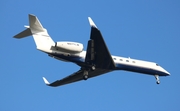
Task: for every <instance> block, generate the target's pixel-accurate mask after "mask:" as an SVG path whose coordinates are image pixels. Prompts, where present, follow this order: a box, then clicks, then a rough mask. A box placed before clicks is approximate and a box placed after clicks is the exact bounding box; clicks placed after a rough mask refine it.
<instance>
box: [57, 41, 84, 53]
mask: <svg viewBox="0 0 180 111" xmlns="http://www.w3.org/2000/svg"><path fill="white" fill-rule="evenodd" d="M55 47H56V49H57V50H59V51H62V52H68V53H78V52H82V51H83V44H81V43H77V42H56V44H55Z"/></svg>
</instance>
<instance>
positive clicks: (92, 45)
mask: <svg viewBox="0 0 180 111" xmlns="http://www.w3.org/2000/svg"><path fill="white" fill-rule="evenodd" d="M88 20H89V23H90V26H91V33H90V39H89V40H88V46H87V50H86V51H84V50H83V44H81V43H77V42H70V41H60V42H54V41H53V40H52V39H51V37H50V36H49V34H48V32H47V30H46V29H45V28H44V27H43V26H42V25H41V23H40V21H39V20H38V18H37V17H36V16H34V15H29V26H25V27H26V29H25V30H24V31H22V32H20V33H19V34H17V35H15V36H14V38H17V39H21V38H24V37H27V36H31V35H32V36H33V38H34V41H35V44H36V46H37V49H38V50H40V51H42V52H45V53H46V54H48V55H49V56H50V57H53V58H55V59H58V60H62V61H67V62H73V63H75V64H77V65H78V66H80V70H78V71H77V72H75V73H73V74H71V75H69V76H67V77H65V78H63V79H60V80H57V81H55V82H52V83H49V82H48V81H47V79H46V78H45V77H43V80H44V82H45V84H46V85H48V86H53V87H56V86H61V85H65V84H69V83H73V82H77V81H80V80H87V79H88V78H92V77H95V76H99V75H102V74H105V73H108V72H111V71H114V70H125V71H132V72H138V73H142V74H148V75H152V76H154V77H155V79H156V83H157V84H159V83H160V80H159V76H169V75H170V73H169V72H167V71H166V70H165V69H163V68H162V67H161V66H159V65H158V64H157V63H154V62H148V61H142V60H136V59H131V58H124V57H120V56H113V55H111V54H110V52H109V50H108V47H107V46H106V43H105V41H104V39H103V36H102V35H101V32H100V30H99V29H98V28H97V26H96V25H95V23H94V22H93V21H92V19H91V18H90V17H88Z"/></svg>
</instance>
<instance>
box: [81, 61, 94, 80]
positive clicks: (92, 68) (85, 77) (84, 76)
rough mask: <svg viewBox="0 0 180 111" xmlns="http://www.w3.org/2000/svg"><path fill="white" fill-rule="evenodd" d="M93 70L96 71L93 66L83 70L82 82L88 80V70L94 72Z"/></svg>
mask: <svg viewBox="0 0 180 111" xmlns="http://www.w3.org/2000/svg"><path fill="white" fill-rule="evenodd" d="M95 69H96V67H95V66H94V65H93V66H91V68H90V69H85V70H84V72H83V79H84V80H87V79H88V71H89V70H92V71H94V70H95Z"/></svg>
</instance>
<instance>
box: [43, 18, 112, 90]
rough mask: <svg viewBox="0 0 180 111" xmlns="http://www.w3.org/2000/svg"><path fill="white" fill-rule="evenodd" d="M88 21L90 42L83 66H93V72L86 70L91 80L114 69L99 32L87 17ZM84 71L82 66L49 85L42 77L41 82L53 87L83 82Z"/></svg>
mask: <svg viewBox="0 0 180 111" xmlns="http://www.w3.org/2000/svg"><path fill="white" fill-rule="evenodd" d="M88 19H89V23H90V25H91V35H90V40H89V41H88V46H87V52H86V57H85V64H87V66H91V65H92V64H93V65H95V70H88V78H92V77H95V76H99V75H101V74H104V73H107V72H110V71H112V70H113V69H114V68H115V63H114V61H113V59H112V57H111V54H110V52H109V50H108V48H107V46H106V43H105V41H104V39H103V37H102V35H101V32H100V31H99V30H98V28H97V26H96V25H95V24H94V22H93V21H92V19H91V18H90V17H88ZM84 69H86V67H83V66H82V68H81V69H80V70H79V71H77V72H75V73H73V74H71V75H69V76H67V77H65V78H63V79H61V80H57V81H55V82H53V83H49V82H48V81H47V80H46V78H44V77H43V80H44V82H45V83H46V84H47V85H48V86H53V87H56V86H61V85H65V84H69V83H72V82H77V81H80V80H84Z"/></svg>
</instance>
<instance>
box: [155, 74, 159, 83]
mask: <svg viewBox="0 0 180 111" xmlns="http://www.w3.org/2000/svg"><path fill="white" fill-rule="evenodd" d="M155 78H156V83H157V84H160V80H159V75H155Z"/></svg>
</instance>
